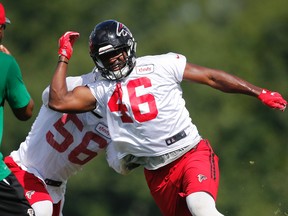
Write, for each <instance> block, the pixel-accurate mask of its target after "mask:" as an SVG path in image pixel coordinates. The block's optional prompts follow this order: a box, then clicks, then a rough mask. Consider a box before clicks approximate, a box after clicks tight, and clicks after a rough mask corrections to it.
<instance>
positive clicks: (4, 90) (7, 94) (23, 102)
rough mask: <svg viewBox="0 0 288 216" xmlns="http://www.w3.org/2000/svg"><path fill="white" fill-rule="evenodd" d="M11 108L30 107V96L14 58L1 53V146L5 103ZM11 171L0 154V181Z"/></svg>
mask: <svg viewBox="0 0 288 216" xmlns="http://www.w3.org/2000/svg"><path fill="white" fill-rule="evenodd" d="M5 101H7V102H8V103H9V105H10V107H11V108H13V109H14V108H16V109H17V108H22V107H25V106H27V105H28V103H29V101H30V95H29V93H28V91H27V89H26V87H25V84H24V82H23V79H22V74H21V71H20V68H19V65H18V64H17V62H16V60H15V59H14V57H13V56H11V55H7V54H5V53H2V52H0V146H1V142H2V136H3V118H4V116H3V111H4V102H5ZM9 174H10V170H9V169H8V168H7V166H6V165H5V163H4V161H3V155H2V154H1V152H0V180H2V179H3V178H5V177H7V176H8V175H9Z"/></svg>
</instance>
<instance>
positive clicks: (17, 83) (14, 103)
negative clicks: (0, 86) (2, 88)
mask: <svg viewBox="0 0 288 216" xmlns="http://www.w3.org/2000/svg"><path fill="white" fill-rule="evenodd" d="M30 98H31V96H30V94H29V92H28V90H27V88H26V86H25V84H24V82H23V79H22V74H21V70H20V68H19V65H18V64H17V62H16V60H15V59H14V58H13V57H12V60H11V64H10V67H9V72H8V76H7V84H6V100H7V101H8V103H9V105H10V107H11V108H13V109H17V108H22V107H25V106H27V105H28V103H29V101H30Z"/></svg>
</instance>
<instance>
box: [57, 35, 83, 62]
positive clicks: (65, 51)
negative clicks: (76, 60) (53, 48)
mask: <svg viewBox="0 0 288 216" xmlns="http://www.w3.org/2000/svg"><path fill="white" fill-rule="evenodd" d="M79 36H80V34H79V33H78V32H72V31H68V32H66V33H65V34H64V35H62V37H60V39H59V45H58V46H59V50H58V54H59V56H65V57H66V58H67V59H70V58H71V56H72V53H73V44H74V42H75V41H76V39H77V38H78V37H79Z"/></svg>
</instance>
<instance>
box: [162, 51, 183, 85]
mask: <svg viewBox="0 0 288 216" xmlns="http://www.w3.org/2000/svg"><path fill="white" fill-rule="evenodd" d="M165 66H166V67H170V69H171V70H169V71H170V72H171V73H172V75H173V76H174V77H175V79H176V81H177V82H181V81H182V80H183V74H184V70H185V66H186V57H185V56H184V55H181V54H178V53H172V52H170V53H167V54H166V55H165Z"/></svg>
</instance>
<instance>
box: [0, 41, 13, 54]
mask: <svg viewBox="0 0 288 216" xmlns="http://www.w3.org/2000/svg"><path fill="white" fill-rule="evenodd" d="M0 51H1V52H3V53H6V54H8V55H11V53H10V52H9V50H8V49H7V48H6V47H5V46H4V45H2V44H1V45H0Z"/></svg>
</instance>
